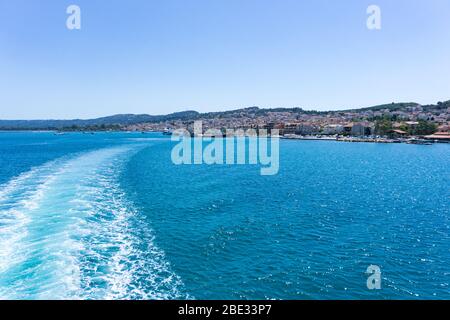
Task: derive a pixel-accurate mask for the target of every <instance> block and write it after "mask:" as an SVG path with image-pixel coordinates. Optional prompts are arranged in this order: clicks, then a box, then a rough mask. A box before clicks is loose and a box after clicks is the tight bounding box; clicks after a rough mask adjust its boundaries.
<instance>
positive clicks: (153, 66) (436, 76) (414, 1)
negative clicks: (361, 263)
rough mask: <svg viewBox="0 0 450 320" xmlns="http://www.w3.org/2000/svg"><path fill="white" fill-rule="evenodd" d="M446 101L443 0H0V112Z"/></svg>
mask: <svg viewBox="0 0 450 320" xmlns="http://www.w3.org/2000/svg"><path fill="white" fill-rule="evenodd" d="M70 4H77V5H79V6H80V7H81V15H82V17H81V25H82V29H81V30H79V31H70V30H68V29H67V28H66V18H67V14H66V8H67V6H68V5H70ZM370 4H377V5H379V6H380V7H381V10H382V29H381V30H380V31H370V30H368V29H367V28H366V19H367V14H366V9H367V7H368V5H370ZM446 99H450V1H448V0H395V1H393V0H371V1H366V0H327V1H326V0H158V1H155V0H127V1H125V0H121V1H119V0H115V1H114V0H108V1H107V0H72V1H65V0H40V1H33V0H0V119H36V118H91V117H97V116H105V115H111V114H116V113H149V114H165V113H170V112H175V111H182V110H186V109H195V110H198V111H218V110H224V109H234V108H238V107H248V106H260V107H294V106H296V107H304V108H314V109H319V110H326V109H339V108H347V107H360V106H361V107H362V106H370V105H375V104H380V103H389V102H393V101H417V102H419V103H435V102H437V101H440V100H446Z"/></svg>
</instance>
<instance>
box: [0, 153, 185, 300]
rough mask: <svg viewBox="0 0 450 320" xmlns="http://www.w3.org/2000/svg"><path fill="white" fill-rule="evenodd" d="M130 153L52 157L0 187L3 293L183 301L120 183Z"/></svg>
mask: <svg viewBox="0 0 450 320" xmlns="http://www.w3.org/2000/svg"><path fill="white" fill-rule="evenodd" d="M133 151H134V148H133V147H131V146H128V147H116V148H108V149H103V150H98V151H94V152H90V153H87V154H83V155H79V156H77V157H75V158H72V159H61V160H57V161H53V162H51V163H48V164H45V165H43V166H41V167H38V168H35V169H33V170H31V171H29V172H28V173H25V174H22V175H21V176H19V177H17V178H15V179H13V180H11V181H10V182H9V183H7V184H6V185H4V186H1V187H0V298H3V299H174V298H183V295H182V293H181V291H182V283H181V281H180V279H179V277H178V276H177V275H176V274H174V273H173V272H172V271H171V270H170V265H169V263H168V262H167V261H166V259H165V257H164V252H163V251H161V250H160V249H158V248H157V247H156V246H155V245H154V241H153V235H152V232H151V230H150V229H149V227H148V223H147V221H145V219H144V217H140V215H139V214H138V213H137V212H136V210H135V209H134V208H133V206H132V205H131V204H130V203H129V202H128V201H127V200H126V197H125V194H124V192H123V191H122V190H121V188H120V186H119V182H118V179H119V176H120V171H121V169H122V167H123V165H124V164H125V163H126V160H127V159H128V158H129V156H130V154H132V152H133Z"/></svg>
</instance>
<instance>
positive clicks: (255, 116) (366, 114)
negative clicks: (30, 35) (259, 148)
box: [124, 101, 450, 142]
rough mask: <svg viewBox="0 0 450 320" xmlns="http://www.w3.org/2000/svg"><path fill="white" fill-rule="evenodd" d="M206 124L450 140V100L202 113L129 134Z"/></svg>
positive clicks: (340, 136) (353, 137)
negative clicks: (335, 108) (334, 108)
mask: <svg viewBox="0 0 450 320" xmlns="http://www.w3.org/2000/svg"><path fill="white" fill-rule="evenodd" d="M194 121H202V125H203V130H205V131H206V130H208V129H210V128H214V129H220V130H222V132H223V133H225V132H226V129H234V130H236V129H244V130H246V129H257V130H258V129H267V130H268V131H269V132H271V131H272V130H273V129H277V130H278V132H279V134H280V135H281V136H282V137H284V138H290V139H336V140H343V141H359V140H361V139H362V140H364V141H374V142H398V141H402V139H408V140H412V141H415V140H417V139H426V140H432V141H442V142H448V141H450V101H447V102H439V103H437V104H436V105H426V106H422V105H419V104H416V103H399V104H395V103H393V104H389V105H382V106H376V107H370V108H365V109H356V110H346V111H329V112H319V111H305V110H303V109H300V108H292V109H283V108H279V109H260V108H258V107H252V108H246V109H239V110H234V111H227V112H216V113H206V114H200V113H196V114H195V116H192V115H191V117H188V118H185V119H171V120H166V121H159V122H146V123H137V124H132V125H129V126H126V127H125V128H124V129H125V130H127V131H141V132H147V131H163V132H169V133H170V132H172V131H174V130H176V129H181V128H183V129H187V130H189V131H190V132H192V131H193V122H194Z"/></svg>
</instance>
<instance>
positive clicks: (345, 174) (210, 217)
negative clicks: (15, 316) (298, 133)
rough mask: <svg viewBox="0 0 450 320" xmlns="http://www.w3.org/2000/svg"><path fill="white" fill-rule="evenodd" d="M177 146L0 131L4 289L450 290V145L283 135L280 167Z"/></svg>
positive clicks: (194, 293) (363, 293) (221, 295)
mask: <svg viewBox="0 0 450 320" xmlns="http://www.w3.org/2000/svg"><path fill="white" fill-rule="evenodd" d="M173 145H174V144H173V143H172V142H170V140H169V139H168V138H167V137H164V136H162V135H159V134H145V135H143V134H140V133H139V134H137V133H136V134H129V133H96V134H95V135H90V134H81V133H70V134H66V135H61V136H59V135H53V134H52V133H30V132H28V133H22V132H5V133H0V298H3V299H179V298H192V299H380V298H381V299H450V201H449V200H450V182H449V181H450V179H449V178H450V169H449V168H450V145H444V144H436V145H432V146H420V145H397V144H386V145H384V144H364V143H358V144H347V143H338V142H319V141H310V142H308V141H281V143H280V157H281V158H280V171H279V174H278V175H275V176H261V175H260V171H259V169H260V167H258V166H248V165H244V166H242V165H241V166H237V165H236V166H219V165H215V166H208V165H196V166H194V165H187V166H175V165H173V164H172V162H171V158H170V153H171V149H172V147H173ZM371 264H375V265H378V266H380V268H381V272H382V283H381V286H382V288H381V290H376V291H371V290H368V289H367V286H366V280H367V274H366V273H365V271H366V269H367V267H368V266H369V265H371Z"/></svg>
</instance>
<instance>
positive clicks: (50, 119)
mask: <svg viewBox="0 0 450 320" xmlns="http://www.w3.org/2000/svg"><path fill="white" fill-rule="evenodd" d="M448 101H450V99H444V100H440V101H437V102H435V103H434V104H433V103H428V104H423V103H418V102H414V101H409V102H404V101H402V102H389V103H383V104H376V105H371V106H362V107H353V108H345V109H335V110H330V109H328V110H318V109H305V108H304V107H261V106H250V107H236V108H232V109H224V110H221V111H197V110H195V109H194V108H186V109H184V110H181V111H174V112H170V113H165V114H151V113H115V114H109V115H103V116H92V117H86V118H77V117H72V118H33V119H23V118H22V119H20V118H14V119H11V118H10V119H5V118H0V121H74V120H81V121H88V120H97V119H102V118H109V117H114V116H125V115H133V116H152V117H159V116H168V115H172V114H178V113H185V112H196V113H198V114H200V115H201V114H208V113H222V112H233V111H238V110H245V109H251V108H258V109H261V110H274V109H286V110H292V109H302V110H303V111H306V112H320V113H329V112H345V111H357V110H363V109H368V108H375V107H380V106H388V105H392V104H416V105H418V106H427V105H437V104H438V103H440V102H442V103H444V102H448Z"/></svg>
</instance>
